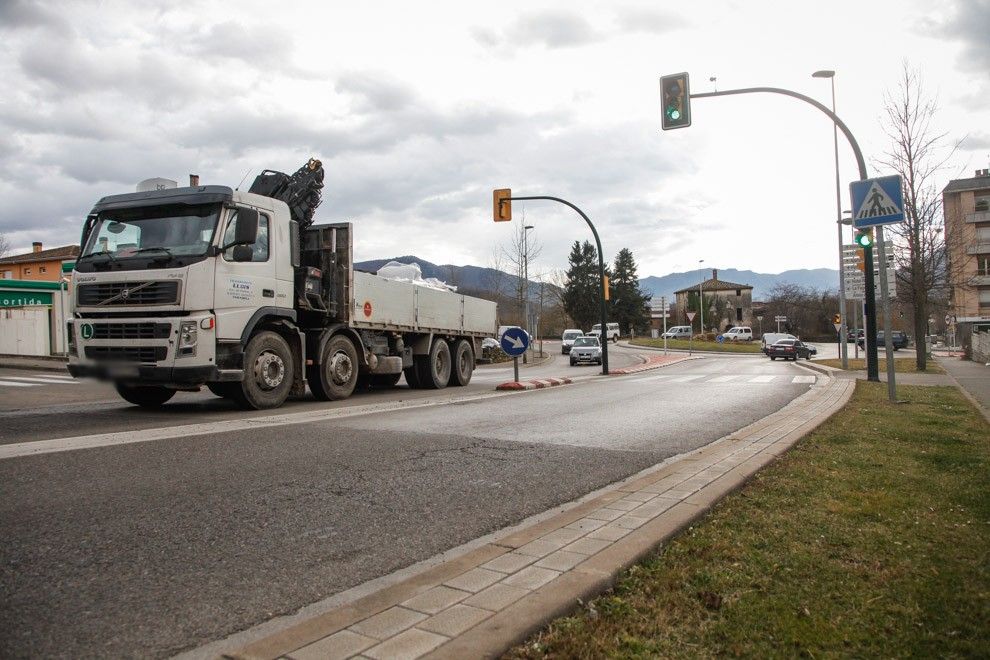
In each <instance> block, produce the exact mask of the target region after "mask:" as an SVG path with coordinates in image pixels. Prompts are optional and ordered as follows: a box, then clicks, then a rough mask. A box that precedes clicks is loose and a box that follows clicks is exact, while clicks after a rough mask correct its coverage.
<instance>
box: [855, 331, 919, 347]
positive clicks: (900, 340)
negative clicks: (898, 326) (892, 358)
mask: <svg viewBox="0 0 990 660" xmlns="http://www.w3.org/2000/svg"><path fill="white" fill-rule="evenodd" d="M890 340H891V343H892V344H893V345H894V350H895V351H896V350H897V349H899V348H907V345H908V337H907V335H906V334H904V332H903V331H901V330H894V331H892V332H891V333H890ZM856 343H857V344H858V345H859V347H860V348H865V346H866V335H865V333H864V334H861V335H860V336H859V337H858V338H857V339H856ZM883 346H884V338H883V330H878V331H877V348H878V349H879V348H883Z"/></svg>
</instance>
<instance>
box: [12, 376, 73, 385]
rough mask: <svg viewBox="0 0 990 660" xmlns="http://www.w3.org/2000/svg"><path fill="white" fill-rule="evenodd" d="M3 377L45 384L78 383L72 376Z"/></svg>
mask: <svg viewBox="0 0 990 660" xmlns="http://www.w3.org/2000/svg"><path fill="white" fill-rule="evenodd" d="M4 378H6V379H9V380H18V381H20V380H26V381H28V382H29V383H45V384H46V385H77V384H78V383H79V381H78V380H75V379H73V378H69V379H62V378H31V377H30V376H4Z"/></svg>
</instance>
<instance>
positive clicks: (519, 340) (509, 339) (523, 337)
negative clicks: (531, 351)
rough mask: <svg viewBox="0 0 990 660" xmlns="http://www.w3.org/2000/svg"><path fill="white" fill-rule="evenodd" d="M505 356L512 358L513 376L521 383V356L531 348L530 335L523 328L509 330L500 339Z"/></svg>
mask: <svg viewBox="0 0 990 660" xmlns="http://www.w3.org/2000/svg"><path fill="white" fill-rule="evenodd" d="M498 343H499V345H500V346H501V347H502V350H503V351H505V354H506V355H508V356H511V357H512V374H513V377H514V380H515V381H516V382H517V383H518V382H519V356H520V355H522V354H523V353H525V352H526V349H527V348H529V335H528V334H526V331H525V330H523V329H522V328H508V329H507V330H506V331H505V332H503V333H502V336H501V337H499V339H498Z"/></svg>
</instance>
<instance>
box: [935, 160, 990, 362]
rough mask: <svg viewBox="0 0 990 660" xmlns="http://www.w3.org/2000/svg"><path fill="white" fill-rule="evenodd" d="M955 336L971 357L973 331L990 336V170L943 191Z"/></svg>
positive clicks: (977, 173) (960, 181) (953, 184)
mask: <svg viewBox="0 0 990 660" xmlns="http://www.w3.org/2000/svg"><path fill="white" fill-rule="evenodd" d="M942 212H943V213H944V215H945V244H946V249H947V251H948V264H949V280H950V284H951V285H952V302H951V307H950V312H949V315H950V317H954V320H955V329H956V334H957V337H958V338H959V340H960V341H961V342H962V345H963V347H964V348H965V349H966V351H967V354H968V353H969V347H970V346H971V341H972V333H973V332H974V331H985V332H990V170H986V169H984V170H977V171H976V176H974V177H973V178H971V179H955V180H953V181H950V182H949V184H948V185H947V186H946V187H945V189H944V190H943V191H942Z"/></svg>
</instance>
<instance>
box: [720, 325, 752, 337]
mask: <svg viewBox="0 0 990 660" xmlns="http://www.w3.org/2000/svg"><path fill="white" fill-rule="evenodd" d="M722 339H724V340H725V341H753V329H752V328H750V327H749V326H745V325H737V326H736V327H734V328H729V329H728V331H726V332H725V334H723V335H722Z"/></svg>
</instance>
